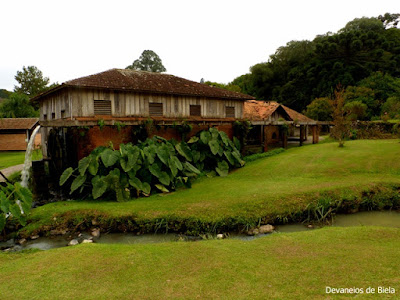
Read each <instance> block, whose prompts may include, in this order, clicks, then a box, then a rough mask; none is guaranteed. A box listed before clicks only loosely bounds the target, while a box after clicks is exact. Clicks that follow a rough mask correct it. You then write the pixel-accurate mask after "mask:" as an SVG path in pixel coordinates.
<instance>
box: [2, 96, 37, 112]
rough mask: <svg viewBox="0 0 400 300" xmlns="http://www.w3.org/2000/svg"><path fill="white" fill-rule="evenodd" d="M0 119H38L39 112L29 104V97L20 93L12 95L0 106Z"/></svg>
mask: <svg viewBox="0 0 400 300" xmlns="http://www.w3.org/2000/svg"><path fill="white" fill-rule="evenodd" d="M0 117H3V118H32V117H39V111H37V110H35V108H34V107H33V106H32V105H31V104H30V102H29V97H28V96H26V95H24V94H21V93H12V94H11V95H10V96H9V99H6V100H5V101H4V102H3V103H2V104H0Z"/></svg>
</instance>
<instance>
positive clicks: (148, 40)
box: [0, 0, 400, 91]
mask: <svg viewBox="0 0 400 300" xmlns="http://www.w3.org/2000/svg"><path fill="white" fill-rule="evenodd" d="M0 11H1V17H0V39H1V45H0V89H1V88H5V89H7V90H10V91H11V90H13V89H14V85H16V84H17V82H16V81H15V80H14V76H15V75H16V72H17V71H18V70H21V69H22V67H23V66H29V65H34V66H36V67H38V68H39V69H40V70H41V71H42V72H43V74H44V76H46V77H49V78H50V81H51V82H52V83H53V82H58V83H62V82H65V81H67V80H70V79H75V78H78V77H82V76H86V75H91V74H95V73H98V72H102V71H105V70H108V69H112V68H125V67H126V66H128V65H130V64H131V63H132V62H133V61H134V60H135V59H137V58H139V56H140V54H141V53H142V52H143V50H153V51H155V52H156V53H157V54H158V55H159V56H160V58H161V59H162V61H163V64H164V66H165V67H166V68H167V72H166V73H168V74H173V75H176V76H180V77H183V78H186V79H190V80H193V81H197V82H198V81H200V79H201V78H204V79H205V80H210V81H216V82H222V83H228V82H230V81H232V80H233V79H234V78H235V77H237V76H240V75H242V74H245V73H248V71H249V68H250V67H251V66H252V65H254V64H257V63H260V62H264V61H267V60H268V58H269V56H270V55H271V54H273V53H274V52H275V51H276V49H277V48H279V47H280V46H284V45H286V43H287V42H289V41H292V40H305V39H307V40H312V39H314V37H315V36H316V35H319V34H324V33H326V32H328V31H331V32H337V31H338V30H339V29H341V28H343V27H344V26H345V25H346V23H347V22H349V21H351V20H353V19H354V18H360V17H363V16H366V17H377V16H379V15H381V14H384V13H386V12H390V13H399V12H400V1H399V0H381V1H376V0H373V1H370V0H354V1H353V0H346V1H342V0H336V1H323V0H302V1H299V0H276V1H267V0H264V1H258V0H246V1H234V0H229V1H221V0H213V1H208V0H203V1H190V0H184V1H174V0H168V1H167V0H160V1H151V0H141V1H133V0H131V1H119V0H113V1H101V0H95V1H88V0H78V1H75V0H68V1H64V0H58V1H55V0H49V1H42V0H35V1H32V0H6V1H1V4H0Z"/></svg>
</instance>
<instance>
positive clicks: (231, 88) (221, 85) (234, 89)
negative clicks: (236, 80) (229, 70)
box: [204, 81, 242, 93]
mask: <svg viewBox="0 0 400 300" xmlns="http://www.w3.org/2000/svg"><path fill="white" fill-rule="evenodd" d="M204 84H206V85H209V86H212V87H218V88H220V89H224V90H228V91H232V92H237V93H241V92H242V90H241V88H240V86H238V85H235V84H233V83H228V84H224V83H218V82H212V81H206V82H204Z"/></svg>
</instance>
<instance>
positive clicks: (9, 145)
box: [0, 133, 27, 151]
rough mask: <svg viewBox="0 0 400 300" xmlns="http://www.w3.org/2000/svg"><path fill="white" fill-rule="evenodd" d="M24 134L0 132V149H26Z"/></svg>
mask: <svg viewBox="0 0 400 300" xmlns="http://www.w3.org/2000/svg"><path fill="white" fill-rule="evenodd" d="M25 138H26V134H24V133H17V134H0V150H2V151H11V150H26V145H27V143H26V142H25Z"/></svg>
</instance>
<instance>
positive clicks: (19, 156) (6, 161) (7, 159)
mask: <svg viewBox="0 0 400 300" xmlns="http://www.w3.org/2000/svg"><path fill="white" fill-rule="evenodd" d="M24 160H25V151H4V152H3V151H2V152H0V170H1V169H5V168H8V167H11V166H15V165H19V164H23V163H24Z"/></svg>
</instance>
